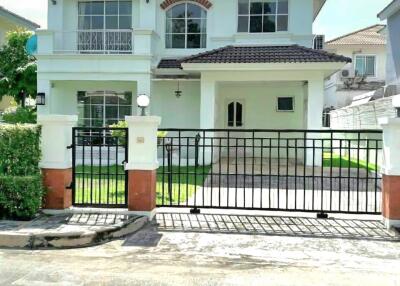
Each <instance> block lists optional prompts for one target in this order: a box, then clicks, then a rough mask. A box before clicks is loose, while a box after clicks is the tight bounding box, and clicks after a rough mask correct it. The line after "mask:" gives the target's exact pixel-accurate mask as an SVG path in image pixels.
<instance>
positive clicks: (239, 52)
mask: <svg viewBox="0 0 400 286" xmlns="http://www.w3.org/2000/svg"><path fill="white" fill-rule="evenodd" d="M180 62H181V63H218V64H219V63H323V62H351V59H350V58H347V57H344V56H339V55H336V54H332V53H328V52H325V51H321V50H314V49H310V48H306V47H302V46H298V45H291V46H226V47H223V48H220V49H216V50H211V51H208V52H205V53H200V54H198V55H194V56H190V57H187V58H183V59H181V60H180Z"/></svg>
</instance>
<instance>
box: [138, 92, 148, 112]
mask: <svg viewBox="0 0 400 286" xmlns="http://www.w3.org/2000/svg"><path fill="white" fill-rule="evenodd" d="M136 102H137V105H138V106H139V107H140V108H141V109H142V111H141V114H140V115H141V116H146V108H147V107H148V106H149V104H150V97H148V96H147V95H146V94H139V96H138V97H137V99H136Z"/></svg>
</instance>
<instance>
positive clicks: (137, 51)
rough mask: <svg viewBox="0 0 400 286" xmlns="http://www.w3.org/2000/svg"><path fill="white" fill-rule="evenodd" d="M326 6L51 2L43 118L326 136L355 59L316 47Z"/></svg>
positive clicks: (291, 1) (41, 53)
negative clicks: (332, 82) (143, 100)
mask: <svg viewBox="0 0 400 286" xmlns="http://www.w3.org/2000/svg"><path fill="white" fill-rule="evenodd" d="M324 4H325V0H276V1H274V0H272V1H271V0H268V1H266V0H258V1H255V0H187V1H183V0H165V1H164V0H150V1H145V0H140V1H139V0H132V1H126V0H124V1H122V0H120V1H110V0H107V1H86V0H85V1H78V0H52V1H50V0H49V1H48V29H47V30H38V31H37V35H38V53H37V55H36V56H37V59H38V92H41V93H45V95H46V104H45V105H44V106H39V108H38V112H39V114H67V115H68V114H79V124H80V125H81V126H108V125H110V124H113V123H115V122H117V121H118V120H123V119H124V118H125V116H126V115H131V114H136V113H137V106H136V103H135V101H136V96H137V95H138V94H147V95H150V97H151V104H150V107H149V113H151V114H153V115H159V116H161V117H162V126H163V127H176V128H285V129H286V128H296V129H297V128H309V129H319V128H322V111H323V105H324V98H323V94H324V81H325V78H327V77H329V76H331V75H332V74H334V73H335V72H337V71H338V70H341V69H342V68H343V67H344V66H345V65H346V64H347V63H349V62H351V59H350V58H347V57H344V56H339V55H336V54H331V53H328V52H325V51H321V50H315V49H313V48H312V47H313V45H314V43H313V40H314V37H315V36H314V35H313V31H312V25H313V22H314V20H315V18H316V17H317V15H318V13H319V11H320V10H321V9H322V7H323V5H324Z"/></svg>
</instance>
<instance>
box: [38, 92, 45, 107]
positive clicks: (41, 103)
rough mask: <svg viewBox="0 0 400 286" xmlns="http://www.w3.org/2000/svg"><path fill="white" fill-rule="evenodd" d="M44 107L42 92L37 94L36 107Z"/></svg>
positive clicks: (43, 94)
mask: <svg viewBox="0 0 400 286" xmlns="http://www.w3.org/2000/svg"><path fill="white" fill-rule="evenodd" d="M38 105H46V94H45V93H44V92H39V93H38V94H37V95H36V106H38Z"/></svg>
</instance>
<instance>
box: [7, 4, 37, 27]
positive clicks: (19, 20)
mask: <svg viewBox="0 0 400 286" xmlns="http://www.w3.org/2000/svg"><path fill="white" fill-rule="evenodd" d="M0 16H3V17H4V18H6V19H8V20H9V21H10V22H13V23H15V24H16V25H17V26H22V27H23V28H27V29H29V30H36V29H39V28H40V25H38V24H36V23H35V22H32V21H30V20H28V19H25V18H24V17H21V16H19V15H17V14H15V13H13V12H11V11H9V10H7V9H5V8H3V7H0Z"/></svg>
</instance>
